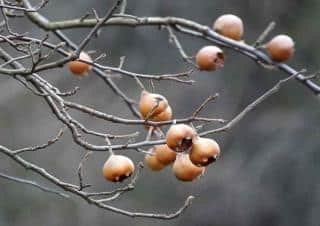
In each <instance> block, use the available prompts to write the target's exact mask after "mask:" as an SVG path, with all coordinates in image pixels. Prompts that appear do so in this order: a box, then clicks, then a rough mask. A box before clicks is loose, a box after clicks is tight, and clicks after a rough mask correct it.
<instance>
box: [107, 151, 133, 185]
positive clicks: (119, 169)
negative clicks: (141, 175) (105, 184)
mask: <svg viewBox="0 0 320 226" xmlns="http://www.w3.org/2000/svg"><path fill="white" fill-rule="evenodd" d="M134 168H135V167H134V164H133V162H132V160H131V159H129V158H128V157H126V156H123V155H114V154H112V155H110V157H109V158H108V159H107V161H106V162H105V163H104V165H103V168H102V173H103V176H104V177H105V178H106V179H107V180H109V181H112V182H120V181H123V180H124V179H126V178H128V177H130V176H131V174H132V173H133V172H134Z"/></svg>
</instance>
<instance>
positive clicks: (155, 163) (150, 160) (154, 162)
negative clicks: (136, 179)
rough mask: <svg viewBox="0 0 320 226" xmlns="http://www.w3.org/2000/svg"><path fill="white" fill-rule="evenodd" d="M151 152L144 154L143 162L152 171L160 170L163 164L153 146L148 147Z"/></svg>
mask: <svg viewBox="0 0 320 226" xmlns="http://www.w3.org/2000/svg"><path fill="white" fill-rule="evenodd" d="M150 152H151V154H146V155H145V157H144V162H145V163H146V165H147V166H148V167H149V168H150V169H151V170H153V171H160V170H162V169H163V168H164V167H165V165H163V164H162V163H161V162H159V160H158V159H157V157H156V154H155V151H154V148H151V149H150Z"/></svg>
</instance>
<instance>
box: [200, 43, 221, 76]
mask: <svg viewBox="0 0 320 226" xmlns="http://www.w3.org/2000/svg"><path fill="white" fill-rule="evenodd" d="M196 63H197V65H198V67H199V69H200V70H203V71H213V70H216V69H218V68H221V67H223V64H224V54H223V51H222V50H221V49H220V48H219V47H217V46H205V47H203V48H201V49H200V50H199V51H198V53H197V55H196Z"/></svg>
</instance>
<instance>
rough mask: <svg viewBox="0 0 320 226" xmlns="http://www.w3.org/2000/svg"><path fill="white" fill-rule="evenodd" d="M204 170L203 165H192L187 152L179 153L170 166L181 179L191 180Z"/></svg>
mask: <svg viewBox="0 0 320 226" xmlns="http://www.w3.org/2000/svg"><path fill="white" fill-rule="evenodd" d="M204 170H205V168H204V167H198V166H196V165H194V164H193V163H192V162H191V161H190V159H189V155H188V154H179V155H178V156H177V159H176V160H175V161H174V163H173V166H172V171H173V173H174V175H175V176H176V178H177V179H179V180H181V181H192V180H194V179H196V178H197V177H198V176H199V175H201V174H203V173H204Z"/></svg>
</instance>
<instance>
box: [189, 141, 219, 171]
mask: <svg viewBox="0 0 320 226" xmlns="http://www.w3.org/2000/svg"><path fill="white" fill-rule="evenodd" d="M219 155H220V147H219V144H218V143H217V142H216V141H215V140H212V139H209V138H202V137H198V138H196V139H195V140H194V142H193V144H192V148H191V151H190V153H189V157H190V160H191V162H192V163H193V164H195V165H196V166H207V165H209V164H211V163H212V162H214V161H215V160H216V159H217V158H218V156H219Z"/></svg>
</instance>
